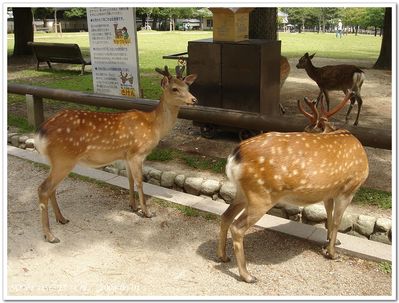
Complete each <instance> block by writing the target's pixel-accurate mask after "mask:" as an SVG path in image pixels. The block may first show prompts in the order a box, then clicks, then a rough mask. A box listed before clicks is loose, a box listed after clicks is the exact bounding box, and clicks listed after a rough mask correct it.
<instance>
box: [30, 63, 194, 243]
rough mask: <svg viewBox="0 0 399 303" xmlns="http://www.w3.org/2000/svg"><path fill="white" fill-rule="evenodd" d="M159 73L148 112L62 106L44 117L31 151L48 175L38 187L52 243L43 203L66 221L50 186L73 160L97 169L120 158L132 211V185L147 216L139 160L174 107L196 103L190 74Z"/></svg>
mask: <svg viewBox="0 0 399 303" xmlns="http://www.w3.org/2000/svg"><path fill="white" fill-rule="evenodd" d="M156 71H157V72H158V73H160V74H162V75H163V78H162V81H161V87H162V95H161V98H160V101H159V104H158V105H157V107H156V108H155V109H154V110H153V111H150V112H141V111H137V110H131V111H127V112H118V113H103V112H90V111H81V110H64V111H62V112H60V113H58V114H56V115H55V116H54V117H52V118H50V119H49V120H47V121H46V122H45V123H44V124H43V125H42V126H41V127H40V129H39V131H38V134H37V135H36V138H35V146H36V149H37V150H38V151H39V152H40V153H41V154H42V155H45V156H47V158H48V160H49V162H50V166H51V169H50V173H49V176H48V177H47V178H46V179H45V180H44V182H43V183H42V184H41V185H40V186H39V188H38V194H39V203H40V212H41V222H42V227H43V233H44V237H45V239H46V240H47V241H48V242H51V243H56V242H59V239H58V238H56V237H55V236H54V235H53V234H52V233H51V231H50V226H49V218H48V201H49V199H50V201H51V205H52V207H53V210H54V213H55V217H56V220H57V222H59V223H61V224H65V223H68V222H69V221H68V220H67V219H65V218H64V216H63V215H62V214H61V211H60V208H59V207H58V203H57V200H56V187H57V186H58V184H59V183H60V182H61V181H62V180H63V179H64V178H65V177H66V176H67V175H68V173H69V172H70V171H71V170H72V169H73V167H74V166H75V165H76V164H77V163H80V164H85V165H88V166H92V167H100V166H104V165H107V164H109V163H112V162H114V161H116V160H125V161H126V170H127V172H128V179H129V189H130V207H131V208H132V210H133V211H138V207H137V206H136V201H135V196H134V183H135V182H136V183H137V190H138V194H139V200H140V207H141V213H142V214H143V215H144V216H145V217H151V214H150V212H149V211H148V210H147V207H146V203H145V200H144V194H143V183H142V164H143V161H144V160H145V158H146V156H147V155H148V154H149V153H150V152H151V150H152V149H153V148H154V147H155V146H156V145H157V144H158V142H159V140H160V139H161V138H163V137H164V136H165V135H166V134H167V133H168V132H169V131H170V129H171V128H172V127H173V125H174V124H175V122H176V119H177V115H178V112H179V108H180V106H181V105H183V104H188V105H192V104H195V103H196V102H197V100H196V98H195V97H194V96H193V95H191V94H190V92H189V90H188V86H189V85H191V84H192V83H193V82H194V80H195V79H196V77H197V76H196V75H194V74H193V75H188V76H186V77H185V78H184V79H183V78H182V76H181V75H177V77H172V75H171V74H170V73H169V71H168V68H167V67H166V66H165V69H164V70H161V69H158V68H157V69H156Z"/></svg>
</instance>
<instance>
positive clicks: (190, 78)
mask: <svg viewBox="0 0 399 303" xmlns="http://www.w3.org/2000/svg"><path fill="white" fill-rule="evenodd" d="M195 79H197V75H196V74H192V75H188V76H187V77H185V78H184V82H185V83H186V84H187V85H191V84H193V82H194V81H195Z"/></svg>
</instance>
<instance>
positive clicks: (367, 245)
mask: <svg viewBox="0 0 399 303" xmlns="http://www.w3.org/2000/svg"><path fill="white" fill-rule="evenodd" d="M7 152H8V154H9V155H13V156H16V157H19V158H22V159H26V160H30V161H33V162H37V163H42V164H48V163H47V161H46V160H45V159H44V158H43V157H42V156H41V155H39V154H38V153H36V152H30V151H26V150H23V149H19V148H16V147H13V146H7ZM73 172H74V173H76V174H78V175H81V176H85V177H89V178H92V179H95V180H98V181H102V182H105V183H108V184H111V185H114V186H118V187H121V188H124V189H129V184H128V180H127V178H126V177H122V176H117V175H114V174H111V173H107V172H104V171H101V170H98V169H93V168H88V167H83V166H79V165H78V166H76V167H75V169H74V170H73ZM144 193H145V194H146V195H149V196H153V197H156V198H159V199H163V200H166V201H170V202H173V203H177V204H181V205H185V206H189V207H192V208H195V209H198V210H202V211H206V212H209V213H212V214H216V215H221V214H222V213H223V212H224V211H225V210H226V208H227V204H225V203H221V202H216V201H213V200H212V199H210V198H206V197H199V196H193V195H189V194H186V193H183V192H179V191H175V190H171V189H167V188H163V187H160V186H156V185H152V184H149V183H144ZM256 226H257V227H262V228H267V229H271V230H274V231H278V232H281V233H285V234H288V235H292V236H295V237H298V238H302V239H307V240H309V241H313V242H317V243H324V242H325V239H326V230H325V229H324V228H319V227H314V226H311V225H306V224H302V223H298V222H294V221H291V220H287V219H283V218H279V217H275V216H271V215H264V216H263V217H262V218H261V219H260V220H259V221H258V223H257V224H256ZM338 238H339V239H340V241H341V245H340V246H338V247H337V251H338V252H341V253H344V254H347V255H350V256H355V257H360V258H363V259H368V260H373V261H392V249H393V247H395V246H394V245H395V242H393V245H392V246H390V245H387V244H383V243H379V242H375V241H370V240H366V239H362V238H358V237H355V236H350V235H346V234H343V233H339V234H338ZM394 241H395V240H394Z"/></svg>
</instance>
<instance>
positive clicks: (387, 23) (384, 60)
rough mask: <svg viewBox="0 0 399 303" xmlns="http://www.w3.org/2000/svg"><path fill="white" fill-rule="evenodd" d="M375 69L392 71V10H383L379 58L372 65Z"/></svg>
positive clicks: (389, 8) (388, 8)
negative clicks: (382, 30)
mask: <svg viewBox="0 0 399 303" xmlns="http://www.w3.org/2000/svg"><path fill="white" fill-rule="evenodd" d="M374 68H376V69H389V70H391V69H392V8H391V7H387V8H385V16H384V33H383V35H382V42H381V50H380V56H379V57H378V59H377V62H376V63H375V64H374Z"/></svg>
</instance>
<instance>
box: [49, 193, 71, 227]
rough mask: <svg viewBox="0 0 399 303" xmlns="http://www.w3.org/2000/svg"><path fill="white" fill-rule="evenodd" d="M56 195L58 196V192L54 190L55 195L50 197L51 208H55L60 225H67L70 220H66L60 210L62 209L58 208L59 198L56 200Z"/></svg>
mask: <svg viewBox="0 0 399 303" xmlns="http://www.w3.org/2000/svg"><path fill="white" fill-rule="evenodd" d="M55 194H56V192H55V190H54V191H53V193H52V194H51V196H50V201H51V206H52V207H53V211H54V215H55V218H56V220H57V222H58V223H61V224H67V223H68V222H69V220H68V219H66V218H65V217H64V216H63V215H62V213H61V210H60V208H59V206H58V203H57V198H56V196H55Z"/></svg>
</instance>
